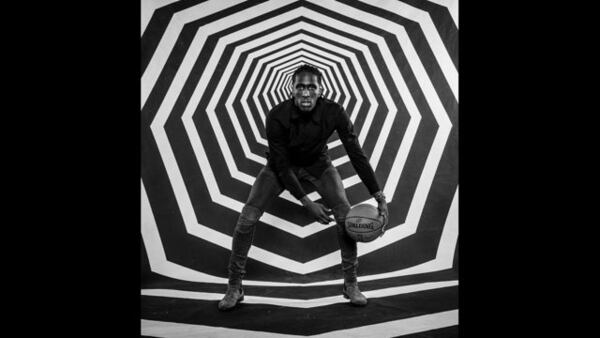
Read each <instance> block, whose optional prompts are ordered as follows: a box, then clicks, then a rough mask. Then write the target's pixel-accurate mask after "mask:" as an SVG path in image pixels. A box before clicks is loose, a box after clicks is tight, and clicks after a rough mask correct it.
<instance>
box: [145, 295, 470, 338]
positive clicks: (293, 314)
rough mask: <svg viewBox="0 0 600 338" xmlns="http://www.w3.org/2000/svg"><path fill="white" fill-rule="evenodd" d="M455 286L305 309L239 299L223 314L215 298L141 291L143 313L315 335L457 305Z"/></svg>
mask: <svg viewBox="0 0 600 338" xmlns="http://www.w3.org/2000/svg"><path fill="white" fill-rule="evenodd" d="M456 291H457V288H456V287H446V288H440V289H434V290H427V291H420V292H414V293H409V294H401V295H395V296H389V297H383V298H371V299H369V304H368V305H367V307H364V308H357V307H354V306H350V304H349V303H347V302H344V303H340V304H332V305H327V306H321V307H317V308H308V309H301V308H288V307H282V306H273V305H263V304H244V303H243V302H242V303H241V304H240V305H238V307H236V308H235V309H233V310H232V311H230V312H225V313H223V312H220V311H218V310H217V301H201V300H190V299H177V298H165V297H152V296H143V297H142V313H141V317H142V318H143V319H149V320H160V321H170V322H179V323H186V324H197V325H209V326H215V327H227V328H235V329H243V330H257V331H267V332H275V333H282V334H302V335H313V334H319V333H323V332H328V331H333V330H342V329H350V328H355V327H360V326H365V325H372V324H377V323H384V322H388V321H393V320H399V319H405V318H411V317H416V316H421V315H425V314H430V313H437V312H442V311H450V310H455V309H457V307H458V299H457V297H456ZM340 298H341V295H340ZM256 318H261V320H256ZM234 319H235V320H234Z"/></svg>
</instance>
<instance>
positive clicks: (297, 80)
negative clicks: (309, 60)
mask: <svg viewBox="0 0 600 338" xmlns="http://www.w3.org/2000/svg"><path fill="white" fill-rule="evenodd" d="M292 86H293V88H292V95H293V97H294V103H295V104H296V106H297V107H298V109H300V111H302V112H310V111H312V110H313V109H314V108H315V105H316V104H317V99H318V98H319V96H321V91H322V89H321V72H319V70H318V69H317V68H315V67H312V66H309V65H302V66H300V67H298V69H296V71H294V74H293V75H292Z"/></svg>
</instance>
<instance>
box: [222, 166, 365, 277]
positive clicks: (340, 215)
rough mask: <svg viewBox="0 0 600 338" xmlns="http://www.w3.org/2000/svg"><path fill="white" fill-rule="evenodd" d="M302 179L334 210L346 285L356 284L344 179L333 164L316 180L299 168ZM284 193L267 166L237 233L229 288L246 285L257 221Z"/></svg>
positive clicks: (231, 258) (246, 206) (243, 210)
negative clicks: (270, 204)
mask: <svg viewBox="0 0 600 338" xmlns="http://www.w3.org/2000/svg"><path fill="white" fill-rule="evenodd" d="M295 172H296V174H297V177H298V180H305V181H308V182H310V183H312V184H313V185H314V186H315V188H316V189H317V191H318V192H319V194H320V195H321V197H323V200H324V202H325V204H326V206H328V207H329V208H330V209H332V210H333V215H334V217H335V220H336V222H337V226H336V228H337V239H338V243H339V246H340V250H341V254H342V271H343V272H344V281H345V282H346V283H352V282H356V269H357V267H358V259H357V257H356V242H355V241H354V240H352V239H351V238H350V237H349V236H348V234H346V231H345V229H344V221H345V220H346V215H347V214H348V211H350V203H348V198H347V197H346V191H345V189H344V186H343V184H342V178H341V177H340V174H339V173H338V171H337V169H336V168H335V167H333V166H332V165H330V166H329V167H328V168H327V169H326V170H325V171H324V172H323V174H322V175H321V177H319V178H316V177H314V176H312V175H310V174H309V173H308V172H307V171H306V170H304V169H303V168H295ZM282 191H283V186H282V185H281V184H280V183H279V181H278V180H277V176H276V175H275V173H274V172H273V170H271V168H269V167H268V166H265V167H264V168H263V169H262V170H261V171H260V173H259V174H258V176H257V177H256V181H255V182H254V185H253V186H252V190H251V191H250V196H248V200H247V201H246V204H245V205H244V208H243V209H242V212H241V214H240V216H239V218H238V221H237V224H236V226H235V230H234V233H233V245H232V250H231V257H230V259H229V285H231V286H237V285H240V284H241V282H242V278H243V277H244V275H245V273H246V270H245V266H246V260H247V258H248V250H249V249H250V246H251V245H252V239H253V237H254V229H255V225H256V222H258V220H259V219H260V217H261V216H262V214H263V212H264V210H265V208H266V206H267V205H268V204H269V202H270V201H271V200H272V199H273V198H274V197H276V196H278V195H279V194H280V193H281V192H282Z"/></svg>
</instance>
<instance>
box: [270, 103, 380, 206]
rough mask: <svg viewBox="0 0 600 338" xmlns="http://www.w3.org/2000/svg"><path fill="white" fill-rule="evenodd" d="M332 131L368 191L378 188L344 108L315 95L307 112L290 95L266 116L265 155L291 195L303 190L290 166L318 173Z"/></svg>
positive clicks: (325, 164)
mask: <svg viewBox="0 0 600 338" xmlns="http://www.w3.org/2000/svg"><path fill="white" fill-rule="evenodd" d="M334 131H337V132H338V135H339V137H340V140H341V141H342V144H343V145H344V148H345V149H346V153H347V154H348V157H349V158H350V161H351V163H352V166H353V167H354V169H355V170H356V172H357V174H358V176H359V177H360V179H361V180H362V181H363V183H364V184H365V186H366V187H367V189H368V190H369V192H370V193H371V194H374V193H375V192H377V191H379V190H380V189H379V185H378V183H377V179H376V177H375V173H374V172H373V168H371V165H370V163H369V160H368V159H367V157H366V156H365V154H364V152H363V150H362V148H361V146H360V144H359V143H358V137H357V135H356V133H355V132H354V127H353V125H352V121H350V118H349V117H348V114H347V113H346V111H345V110H344V108H343V107H342V106H341V105H339V104H337V103H335V102H333V101H331V100H327V99H323V98H319V99H318V100H317V103H316V105H315V108H314V109H313V110H312V111H311V112H309V113H303V112H301V111H300V110H299V109H298V108H297V107H296V105H294V100H293V99H290V100H286V101H284V102H282V103H281V104H279V105H277V106H276V107H274V108H273V109H272V110H271V111H270V112H269V114H268V116H267V121H266V132H267V140H268V143H269V152H268V153H267V156H268V165H269V166H270V167H271V169H273V171H274V172H275V173H277V175H278V177H279V178H280V180H281V182H282V184H283V185H284V187H285V188H286V189H287V190H289V191H290V193H291V194H292V195H293V196H294V197H295V198H297V199H301V198H302V197H304V195H306V193H305V192H304V190H303V189H302V186H301V185H300V182H299V181H298V178H297V177H296V175H295V173H294V171H293V169H292V166H296V167H303V168H305V170H306V171H308V172H309V173H310V174H311V175H313V176H315V177H320V176H321V174H322V173H323V171H324V170H325V169H327V167H328V166H329V165H330V163H331V160H330V159H329V155H328V154H327V149H328V148H327V140H328V139H329V137H330V136H331V134H332V133H333V132H334Z"/></svg>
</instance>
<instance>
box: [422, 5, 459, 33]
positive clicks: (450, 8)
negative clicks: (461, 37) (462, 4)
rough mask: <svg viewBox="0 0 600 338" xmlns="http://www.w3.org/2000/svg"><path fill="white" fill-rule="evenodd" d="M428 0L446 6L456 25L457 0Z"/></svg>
mask: <svg viewBox="0 0 600 338" xmlns="http://www.w3.org/2000/svg"><path fill="white" fill-rule="evenodd" d="M429 1H430V2H433V3H436V4H438V5H442V6H444V7H446V8H448V11H449V12H450V16H452V20H454V23H455V24H456V27H458V0H429Z"/></svg>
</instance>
